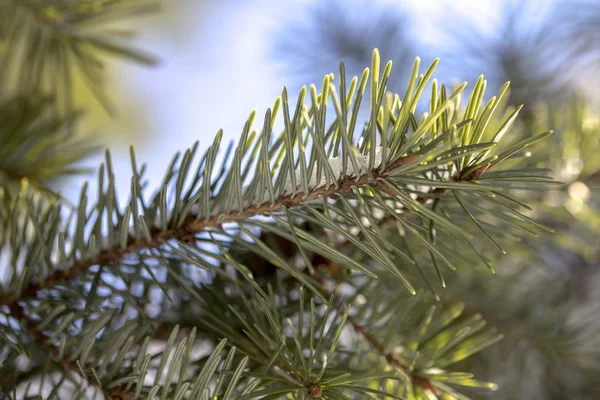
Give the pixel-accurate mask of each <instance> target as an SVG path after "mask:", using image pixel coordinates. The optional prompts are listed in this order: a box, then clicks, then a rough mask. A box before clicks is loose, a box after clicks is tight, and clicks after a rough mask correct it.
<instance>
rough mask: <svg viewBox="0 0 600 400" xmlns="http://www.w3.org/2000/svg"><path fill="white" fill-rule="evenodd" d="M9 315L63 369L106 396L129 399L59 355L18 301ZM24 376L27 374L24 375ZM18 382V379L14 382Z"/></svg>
mask: <svg viewBox="0 0 600 400" xmlns="http://www.w3.org/2000/svg"><path fill="white" fill-rule="evenodd" d="M8 307H9V309H10V313H11V316H12V317H13V318H15V319H16V320H17V321H20V322H21V323H22V324H23V325H22V326H24V327H25V328H26V330H27V332H29V334H30V335H31V337H32V339H33V340H34V342H35V343H36V344H38V345H39V346H41V347H43V348H45V349H46V351H48V353H49V354H50V355H51V356H52V358H53V359H54V361H55V362H56V363H58V364H59V365H60V366H61V367H62V369H63V370H64V371H69V372H71V373H73V374H75V375H76V376H77V377H78V378H79V379H81V380H83V381H84V382H87V384H88V385H89V386H91V387H95V388H96V389H98V390H100V391H101V392H102V393H103V394H104V395H105V396H106V397H107V398H109V399H114V400H130V399H133V397H130V396H129V395H128V394H126V393H121V392H120V391H119V390H116V389H107V388H104V387H102V386H101V384H100V383H99V382H98V381H97V380H96V379H95V378H94V377H92V376H89V375H87V374H85V373H83V371H82V370H81V368H80V367H79V366H78V365H77V364H76V363H74V362H70V361H67V360H65V359H64V357H61V354H60V350H59V349H58V348H57V347H56V346H55V345H54V344H53V343H52V342H51V341H50V340H49V339H48V337H47V336H46V335H44V334H43V333H42V332H41V331H40V330H39V329H38V327H37V325H36V323H35V322H34V321H33V320H31V319H30V318H29V317H28V316H27V313H26V312H25V310H24V309H23V307H21V306H20V305H19V304H18V303H16V302H15V303H12V304H10V305H9V306H8ZM24 376H25V377H26V376H27V375H24ZM16 384H18V381H17V382H16Z"/></svg>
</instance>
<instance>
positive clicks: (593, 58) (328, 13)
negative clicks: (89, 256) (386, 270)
mask: <svg viewBox="0 0 600 400" xmlns="http://www.w3.org/2000/svg"><path fill="white" fill-rule="evenodd" d="M128 28H131V29H135V30H136V31H137V32H139V35H138V39H137V42H136V46H137V47H139V48H143V49H146V50H149V51H151V52H153V53H154V54H156V55H157V56H158V57H159V58H160V60H161V62H160V63H159V65H158V66H157V67H155V68H142V67H139V66H136V65H132V64H129V63H125V62H121V61H118V60H112V59H111V60H110V63H109V64H108V67H107V70H108V71H109V75H110V76H109V78H110V79H109V82H110V83H109V84H108V86H107V88H106V92H107V93H110V96H111V99H112V100H113V102H114V103H115V108H116V110H118V115H116V116H109V115H108V114H107V113H106V112H105V111H104V110H103V109H102V107H101V106H100V104H99V103H97V101H96V100H95V99H94V97H93V96H92V95H91V94H89V91H87V90H85V89H84V88H83V87H82V88H81V90H78V91H77V95H78V100H77V101H78V102H79V103H80V104H81V105H83V106H84V107H85V108H86V109H87V113H88V118H86V119H84V122H85V126H84V130H87V131H90V132H95V133H97V134H96V135H95V137H96V138H97V140H98V141H99V142H100V143H101V144H102V145H105V146H107V147H109V148H110V149H111V150H112V153H113V156H114V158H115V160H116V170H117V171H123V172H122V173H117V183H118V188H119V190H120V192H121V193H127V192H128V189H129V185H130V182H129V174H128V172H127V171H128V170H129V168H130V167H129V165H130V161H129V149H128V148H129V144H133V145H134V146H135V148H136V154H137V159H138V161H140V162H148V167H147V175H146V176H147V177H148V179H149V180H150V181H151V182H158V181H159V180H160V179H161V177H162V174H163V172H164V169H165V168H166V166H167V164H168V163H169V161H170V159H171V158H172V156H173V154H175V152H176V151H180V150H182V149H185V148H187V147H189V146H190V145H192V143H193V142H194V141H196V140H199V141H200V150H204V149H206V148H207V147H208V145H209V144H210V142H211V141H212V140H213V137H214V135H215V133H216V132H217V131H218V130H219V129H221V128H222V129H224V138H225V139H226V140H231V139H236V138H237V137H238V135H239V134H240V132H241V130H242V127H243V125H244V122H245V121H246V118H247V117H248V114H249V113H250V112H251V110H252V109H254V108H256V109H257V111H258V114H259V116H260V115H261V114H262V113H264V111H265V110H266V109H267V108H268V107H271V106H272V104H273V102H274V100H275V98H276V97H277V96H278V95H279V94H280V92H281V87H282V86H283V85H285V86H287V88H288V90H289V92H290V97H291V98H294V97H295V96H296V94H297V92H298V90H299V89H300V87H301V86H302V85H305V84H310V83H315V84H320V82H321V81H322V78H323V75H325V74H327V73H331V72H337V70H338V63H339V61H340V59H344V60H345V62H346V67H347V71H348V75H350V74H352V75H356V74H360V72H362V70H363V68H364V67H366V66H368V64H369V62H370V58H371V52H372V50H373V48H374V47H377V48H379V50H380V52H381V56H382V61H383V62H385V61H386V60H388V59H391V60H393V62H394V66H393V70H392V77H393V79H392V80H391V81H390V82H389V84H388V87H389V89H390V90H392V91H394V92H398V93H400V94H401V95H402V93H403V91H404V85H406V82H407V76H408V74H409V72H410V69H411V68H412V64H413V61H414V59H415V57H417V56H419V57H420V58H421V60H422V62H421V69H422V70H423V69H424V68H426V66H428V65H429V63H430V62H431V61H432V60H433V59H434V58H435V57H440V58H441V61H440V64H439V67H438V69H437V72H436V74H435V77H436V78H437V79H438V82H441V83H445V84H448V85H452V84H454V83H456V82H461V81H468V82H469V84H470V85H469V86H470V87H472V86H473V85H474V83H475V81H476V80H477V78H478V77H479V75H480V74H485V77H486V79H487V81H488V85H487V87H488V89H487V91H486V96H485V97H486V99H484V100H487V99H489V98H490V97H491V96H492V95H494V94H496V93H497V92H498V90H499V88H500V87H501V86H502V85H503V84H504V83H505V82H506V81H511V83H512V85H511V92H510V96H509V99H508V106H509V107H511V106H515V105H519V104H525V108H524V109H523V111H522V113H521V115H520V120H519V121H518V123H517V126H516V128H515V129H514V130H513V131H512V132H511V133H510V134H512V135H521V136H528V135H533V134H535V133H540V132H543V131H545V130H547V129H549V128H551V129H554V130H555V131H556V133H555V135H553V137H552V139H551V140H550V141H548V142H545V143H543V144H542V145H541V146H538V148H536V149H535V150H534V151H533V154H534V155H533V156H532V158H531V165H532V166H544V167H549V168H552V169H553V173H554V176H555V177H556V179H558V180H560V181H562V182H564V183H565V185H564V186H562V187H560V188H559V189H557V190H554V191H550V192H539V193H534V195H533V200H532V197H531V195H528V197H526V199H527V201H528V203H533V206H534V209H535V213H534V214H533V215H532V216H533V217H534V218H535V219H536V220H538V221H541V222H543V223H545V224H546V225H548V226H551V227H554V228H555V229H556V230H557V233H556V234H554V235H546V236H543V237H540V238H538V239H535V240H531V241H529V242H525V243H515V246H514V247H515V248H514V249H510V250H511V251H509V256H507V257H505V258H503V259H502V261H500V262H499V265H498V268H497V270H498V271H499V273H498V274H499V278H497V277H490V276H489V274H487V272H486V274H485V276H483V275H482V274H479V273H477V272H473V273H472V274H469V273H467V272H466V271H464V272H463V271H461V273H460V274H458V276H457V277H456V279H455V281H456V282H450V283H449V288H450V289H449V290H455V292H456V294H457V296H460V298H461V299H462V300H465V301H467V304H468V307H470V309H472V311H473V312H474V313H475V312H476V313H481V314H483V316H484V318H486V319H487V320H488V321H490V323H491V324H492V325H494V326H496V327H498V328H499V329H500V331H501V332H502V333H504V334H505V336H506V338H505V340H504V341H503V342H502V343H501V344H499V345H497V346H495V347H494V348H493V349H492V350H489V351H486V352H484V353H483V355H482V356H478V357H477V358H476V360H475V361H474V362H475V363H476V364H477V366H476V369H475V370H477V371H479V372H480V374H479V375H478V378H481V379H483V380H491V381H494V382H497V383H499V384H500V388H501V389H500V393H495V394H491V395H490V397H491V398H505V399H530V398H540V399H556V400H559V399H569V400H572V399H597V398H599V397H598V396H600V383H597V382H598V379H597V377H598V376H600V365H599V364H600V361H599V360H600V290H598V289H597V288H598V287H599V286H600V273H599V271H598V268H599V267H600V213H599V212H598V210H599V209H600V203H599V199H598V197H599V196H598V192H599V191H600V190H599V189H598V187H599V185H600V155H598V154H599V153H600V119H599V118H600V96H599V93H600V90H599V89H600V1H598V0H554V1H541V0H538V1H535V0H532V1H512V0H510V1H508V0H453V1H446V0H437V1H435V0H427V1H425V0H419V1H416V0H415V1H408V0H404V1H400V0H386V1H384V0H380V1H375V0H371V1H367V0H328V1H325V0H321V1H309V0H288V1H279V0H265V1H255V0H249V1H241V0H238V1H235V0H223V1H217V0H214V1H208V0H204V1H202V0H177V1H175V0H173V1H166V0H165V1H163V10H162V11H161V12H160V13H157V14H154V15H152V16H150V17H147V18H141V19H139V20H137V21H136V23H135V24H133V25H128ZM352 75H350V76H352ZM348 80H349V78H348ZM425 106H426V105H425ZM101 158H102V154H101V152H99V153H98V154H96V155H95V156H93V157H91V158H88V159H86V161H85V164H86V165H89V166H92V167H95V166H96V165H98V163H99V162H100V160H101ZM150 161H151V162H150ZM84 179H88V180H91V181H94V179H95V178H94V175H89V176H87V177H76V178H73V179H68V180H64V181H63V182H60V188H61V190H62V192H63V193H64V194H65V195H66V196H67V197H68V198H72V199H73V200H75V199H76V198H77V195H78V191H79V188H80V186H81V183H82V181H83V180H84ZM94 186H95V185H94V184H93V182H92V184H91V187H92V188H93V187H94ZM88 194H89V195H90V196H91V197H93V196H94V194H93V193H89V192H88ZM125 200H126V199H125V198H121V201H125ZM452 288H454V289H452Z"/></svg>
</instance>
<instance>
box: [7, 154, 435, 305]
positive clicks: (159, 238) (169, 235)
mask: <svg viewBox="0 0 600 400" xmlns="http://www.w3.org/2000/svg"><path fill="white" fill-rule="evenodd" d="M414 159H415V156H414V155H409V156H405V157H402V158H400V159H398V160H397V161H395V162H394V163H391V164H390V165H389V166H388V167H387V168H386V169H385V170H384V171H378V170H377V169H373V170H372V171H371V173H370V174H364V175H360V176H358V177H344V178H342V179H341V180H340V182H339V187H338V188H336V187H335V186H334V185H330V186H321V187H318V188H315V189H313V190H311V191H310V193H309V194H308V196H305V195H304V194H303V193H296V194H288V195H284V196H281V197H280V198H278V199H277V200H276V201H275V202H274V203H273V204H262V205H260V206H254V205H252V206H249V207H246V208H244V209H243V210H242V211H241V212H240V211H232V212H230V213H229V214H228V215H227V216H225V217H223V216H215V217H212V218H210V219H200V217H199V216H197V215H189V216H188V217H187V218H186V222H185V223H184V224H183V225H182V226H181V227H179V228H175V229H169V230H166V231H165V230H162V229H160V228H158V227H152V228H151V229H150V231H151V238H150V240H144V239H139V238H135V237H133V236H130V237H129V238H128V239H127V246H126V247H125V248H121V247H119V246H118V245H115V246H114V247H112V248H110V249H106V250H103V251H101V252H100V253H99V254H98V255H97V256H96V257H93V258H91V259H84V260H80V261H77V262H75V263H73V264H72V265H68V266H65V267H64V268H59V269H56V270H55V271H54V272H53V273H52V274H50V275H48V276H47V277H45V278H44V279H43V280H42V281H40V282H37V283H32V284H30V285H29V286H27V287H26V288H24V289H23V290H22V291H21V293H10V292H8V293H4V294H2V296H0V306H11V305H13V304H15V303H16V302H17V301H19V300H25V299H29V298H33V297H35V296H36V295H37V293H38V292H40V291H41V290H44V289H48V288H51V287H53V286H54V285H58V284H60V283H61V282H64V281H68V280H70V279H73V278H75V277H77V276H78V275H79V274H81V273H82V272H84V271H86V270H88V269H89V268H91V267H93V266H95V265H110V264H116V263H118V262H119V261H121V260H122V259H123V258H124V257H125V256H127V255H128V254H133V253H136V252H138V251H140V250H144V249H151V248H157V247H159V246H160V245H161V244H163V243H165V242H167V241H171V240H180V241H182V242H189V241H193V240H194V237H195V235H197V234H198V233H200V232H203V231H205V230H208V229H211V228H220V227H222V226H223V225H224V224H226V223H229V222H237V221H240V220H244V219H248V218H250V217H252V216H260V215H268V214H270V213H273V212H276V211H280V210H283V209H285V208H290V207H293V206H296V205H300V204H304V203H307V202H310V201H312V200H316V199H319V198H327V197H331V196H335V195H340V194H351V193H352V191H353V190H354V188H357V187H364V186H374V187H377V188H380V189H381V188H382V187H384V185H385V183H383V182H381V181H379V179H380V178H385V177H386V176H388V175H389V174H390V173H391V172H392V171H393V170H394V169H396V168H398V167H399V166H402V165H404V164H407V163H409V162H411V161H413V160H414ZM382 190H384V189H382ZM444 191H445V190H444ZM440 193H441V192H440Z"/></svg>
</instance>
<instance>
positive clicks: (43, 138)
mask: <svg viewBox="0 0 600 400" xmlns="http://www.w3.org/2000/svg"><path fill="white" fill-rule="evenodd" d="M49 4H50V5H49ZM152 8H153V7H152V4H151V3H149V2H145V1H130V0H100V1H60V0H53V1H51V2H50V3H48V2H45V1H33V0H32V1H21V0H5V1H3V2H2V3H0V18H1V19H2V24H0V29H1V30H0V44H1V45H2V47H1V48H0V51H1V52H0V56H1V58H0V63H1V64H0V68H1V69H0V72H1V74H0V83H1V84H2V85H3V86H2V90H3V95H2V96H3V97H2V99H1V101H0V116H1V117H0V121H1V122H0V141H1V143H2V147H1V150H0V151H1V152H2V157H0V173H1V177H2V178H1V179H2V190H1V192H0V196H1V201H2V204H1V206H0V215H1V217H0V218H1V219H0V223H1V230H0V246H1V247H0V248H1V249H2V250H1V251H2V252H1V254H2V257H1V262H2V264H1V269H0V270H1V271H2V278H1V280H0V284H1V288H0V360H1V366H0V395H1V396H4V397H6V398H8V399H29V398H32V399H33V398H43V399H64V398H68V399H70V398H73V399H88V398H89V399H95V398H98V399H101V398H108V399H161V400H164V399H178V400H179V399H203V400H205V399H206V400H207V399H219V400H223V399H309V398H313V399H319V398H323V399H364V398H373V399H436V398H437V399H466V398H474V399H476V398H482V397H486V396H488V395H489V397H490V398H494V393H501V396H504V398H518V397H516V396H529V397H532V396H534V395H536V394H538V393H543V394H542V396H546V397H543V398H561V397H558V396H561V395H565V394H567V395H569V396H571V397H568V398H573V399H592V398H595V396H596V395H598V394H599V389H598V388H597V386H596V385H597V384H595V383H594V378H595V377H596V376H598V373H600V367H599V364H600V363H599V361H598V349H599V348H600V343H598V338H599V337H600V335H597V333H599V332H598V328H597V325H598V324H597V323H596V324H594V323H586V321H587V318H589V317H590V316H591V317H593V318H597V314H596V313H595V310H594V308H593V306H594V304H597V303H594V302H593V301H588V302H587V303H585V304H590V305H591V306H590V307H588V309H586V308H585V307H581V304H583V301H582V300H581V298H578V295H579V296H581V297H586V298H589V297H593V295H594V292H593V290H591V288H593V283H594V280H593V279H590V282H589V283H588V285H589V287H588V286H584V285H581V287H580V293H576V294H573V291H572V290H568V288H566V286H568V285H571V284H573V282H576V280H575V279H574V278H573V279H564V280H561V279H557V278H556V277H554V276H548V275H547V274H546V271H544V270H542V269H541V268H534V267H535V265H533V266H532V267H531V268H530V266H528V265H527V263H528V262H530V260H531V262H532V263H533V264H536V263H537V262H538V261H537V260H539V259H540V257H541V256H540V254H539V251H538V249H539V248H541V246H553V247H558V246H562V247H564V248H569V249H571V250H573V251H574V252H576V253H577V254H585V255H586V257H587V258H586V261H588V262H589V263H590V264H593V262H594V261H595V260H596V259H597V258H596V256H597V255H596V252H597V251H596V252H594V251H593V249H590V248H589V246H588V245H587V244H584V245H583V247H584V249H581V246H582V241H581V240H578V239H579V238H584V239H585V240H588V238H589V237H590V235H593V234H594V232H597V227H598V225H597V221H598V219H597V217H598V214H597V212H596V211H595V209H594V208H593V204H592V203H591V202H590V197H591V196H592V194H591V192H590V191H591V190H594V187H595V185H597V182H598V178H597V176H596V175H595V172H594V171H596V170H597V169H596V168H598V167H600V165H598V163H599V161H598V159H597V157H594V153H593V149H594V148H597V146H598V135H597V130H598V124H597V122H595V123H594V122H593V120H592V119H590V118H589V115H590V114H589V111H587V109H586V106H585V105H584V104H581V102H580V100H578V99H574V100H573V101H572V102H571V103H570V108H569V110H568V112H566V111H565V110H564V109H561V111H560V112H557V111H556V110H554V109H552V108H551V107H549V108H547V109H540V110H536V112H534V113H533V120H531V118H529V119H528V121H527V123H526V124H523V123H521V122H520V121H519V119H518V116H519V112H520V110H521V106H519V107H514V106H510V105H507V98H508V93H509V85H508V84H505V85H504V86H502V88H501V89H500V91H499V92H498V93H496V94H495V95H494V96H493V97H491V98H490V99H489V100H487V101H484V98H487V97H486V85H487V82H486V81H485V79H484V78H483V77H481V78H480V79H478V80H477V81H476V82H475V83H474V85H473V87H472V88H471V89H470V94H469V95H468V96H467V95H465V94H464V91H465V87H466V83H463V84H461V85H458V86H456V87H447V86H446V85H444V84H441V83H438V81H437V80H436V79H435V78H434V71H435V68H436V66H437V63H438V61H437V60H435V61H434V62H433V63H432V64H431V65H429V66H426V67H425V68H422V66H421V65H420V60H419V59H418V58H417V59H416V61H415V62H414V65H413V68H412V72H411V73H410V78H409V81H408V85H407V89H406V91H405V92H404V93H398V94H396V93H391V92H390V91H388V86H387V84H388V81H389V79H390V76H391V74H393V72H392V63H391V62H388V63H386V64H385V65H382V64H381V63H380V57H379V52H378V50H377V49H375V50H374V51H373V52H372V61H371V65H370V66H369V67H368V68H365V69H364V71H363V72H362V74H361V75H360V76H356V77H350V76H346V70H345V65H344V62H341V63H340V65H339V70H338V71H337V73H336V74H333V73H332V74H329V75H326V76H325V77H324V78H323V80H322V82H321V83H320V84H319V87H317V86H316V85H310V86H308V87H303V88H302V89H301V90H300V93H299V95H298V98H297V99H290V98H289V97H288V93H287V90H286V89H285V88H283V90H282V93H281V96H280V97H278V98H277V99H276V100H275V102H274V105H273V107H272V108H271V109H268V110H266V112H265V114H264V118H260V117H257V116H256V112H255V111H253V112H251V113H250V115H249V117H248V120H247V122H246V124H245V125H244V127H243V128H242V129H241V133H240V135H239V139H238V140H237V141H236V142H235V143H229V144H224V143H221V142H222V140H221V139H222V132H218V133H217V134H216V135H215V137H214V140H213V141H212V142H211V144H210V146H209V147H208V149H207V150H206V151H205V152H201V151H200V144H199V143H195V144H194V145H193V146H192V147H191V148H189V149H186V150H185V151H184V152H183V153H181V154H176V155H175V156H174V157H173V159H172V162H171V163H170V164H169V165H168V166H166V172H165V175H164V179H163V180H162V181H161V182H148V180H147V179H146V178H145V176H144V175H145V174H144V172H145V170H146V167H145V164H143V163H142V164H140V163H138V160H137V158H136V155H135V151H134V149H133V148H131V172H130V175H131V187H130V190H129V192H128V193H117V191H116V189H115V173H117V171H115V169H114V167H113V163H112V160H111V155H110V152H108V151H106V152H105V161H104V162H103V163H102V164H101V165H100V166H99V168H98V169H97V177H96V178H95V181H94V185H97V187H98V190H97V196H95V197H94V198H90V197H88V195H87V188H88V185H87V184H84V185H83V187H82V188H81V194H80V196H79V200H78V201H77V202H76V204H71V203H70V202H68V201H67V200H66V199H64V198H62V197H61V196H60V195H59V194H58V193H56V192H55V190H54V189H53V186H52V185H51V184H50V182H51V181H52V180H53V179H56V178H60V177H63V176H65V175H69V174H74V173H80V172H82V171H80V169H79V168H78V167H77V162H78V161H79V160H81V159H83V158H84V157H86V156H87V155H88V154H89V153H90V152H91V151H94V150H95V146H93V145H90V141H89V139H86V138H83V139H82V136H81V135H80V132H79V130H78V129H79V125H78V121H79V116H80V113H79V111H78V110H77V109H76V107H75V106H74V103H73V98H72V89H71V84H72V78H73V74H74V71H79V73H81V74H82V75H83V76H84V77H86V78H87V79H88V83H89V88H90V90H92V91H93V93H94V94H95V95H96V96H98V98H99V99H100V100H101V101H102V102H103V104H105V105H106V107H107V109H109V110H110V101H109V97H107V96H106V95H105V94H104V92H103V86H102V77H103V69H102V65H101V61H100V59H99V58H98V55H97V53H98V54H99V53H102V52H104V53H111V54H113V55H119V56H124V57H128V58H130V59H133V60H135V61H138V62H144V63H152V62H153V58H152V57H150V56H149V55H147V54H145V53H144V52H141V51H138V50H135V49H132V48H129V47H127V46H126V45H125V42H124V41H123V40H122V39H121V38H119V37H118V36H115V34H117V33H119V32H117V31H110V30H106V31H102V30H96V28H97V27H98V26H101V24H100V23H102V22H104V21H111V20H114V19H116V18H121V17H125V16H129V15H133V14H138V13H140V12H145V11H150V10H151V9H152ZM465 97H466V98H465ZM424 109H426V110H427V111H426V112H422V110H424ZM361 110H366V111H363V112H361ZM365 114H366V115H368V117H367V118H366V120H361V116H362V115H365ZM276 121H281V125H282V127H283V129H282V130H278V129H277V128H276ZM590 121H592V122H590ZM550 126H552V127H555V128H556V129H558V132H557V133H558V135H556V134H555V135H552V136H551V135H550V134H551V132H552V131H550V130H546V128H549V127H550ZM532 129H533V130H535V133H533V132H531V130H532ZM552 141H554V142H552ZM560 151H568V152H569V154H568V157H564V156H561V155H560V154H556V153H557V152H560ZM573 152H577V157H574V156H573ZM574 159H577V160H580V161H581V162H582V164H581V165H579V167H580V168H579V167H577V168H575V169H573V168H571V170H570V171H571V172H573V171H575V172H574V173H571V174H570V175H564V176H560V177H559V178H560V179H559V180H562V181H563V182H565V183H567V184H568V185H564V184H563V183H559V182H558V181H557V180H556V179H555V176H553V171H555V170H565V169H564V168H560V165H559V164H560V163H562V162H564V160H567V162H568V161H569V160H574ZM549 167H550V168H549ZM118 173H119V174H121V173H123V172H122V171H118ZM548 189H556V190H553V191H548ZM552 193H553V194H552ZM548 196H558V197H559V198H560V199H561V200H560V201H562V203H560V204H561V206H560V207H556V206H555V207H549V206H548V205H547V202H545V201H544V199H546V198H547V197H548ZM120 199H121V200H122V199H126V201H124V202H121V201H120ZM560 201H559V202H560ZM123 204H125V205H124V206H123ZM575 208H578V211H577V212H573V211H574V210H575ZM565 210H570V211H572V212H571V215H569V216H566V217H565V216H564V215H562V216H560V220H559V218H557V217H556V216H555V214H556V213H559V214H560V213H563V212H564V211H565ZM582 210H583V211H582ZM580 212H584V213H585V216H586V218H585V219H586V221H578V223H580V225H578V226H577V230H578V231H577V233H576V234H574V235H571V233H572V232H568V231H566V230H565V229H564V226H565V224H567V223H568V224H570V223H571V222H572V221H570V220H569V218H571V219H572V218H577V215H578V213H580ZM579 215H582V214H579ZM594 218H596V219H594ZM557 221H562V223H557ZM565 221H568V222H565ZM569 226H572V225H569ZM555 231H556V232H555ZM550 232H554V234H553V235H550ZM590 245H592V246H593V240H592V241H591V242H590ZM536 246H538V247H536ZM578 246H579V247H578ZM586 251H587V253H586ZM496 271H498V273H496ZM588 276H592V277H593V278H594V279H596V278H597V274H596V275H588ZM596 280H597V279H596ZM524 283H525V284H524ZM596 297H597V295H596ZM588 300H589V299H588ZM574 309H577V310H579V311H580V312H581V313H584V314H583V316H582V317H580V318H579V319H574V318H573V315H572V311H573V310H574ZM540 310H542V313H541V314H540V312H539V311H540ZM550 311H552V312H550ZM586 313H587V314H586ZM581 321H583V322H581ZM503 336H505V340H502V339H503ZM520 346H524V347H523V348H522V353H523V354H528V352H535V356H536V357H540V358H543V360H544V361H543V362H542V363H541V364H542V365H544V366H545V368H546V369H545V370H543V371H541V372H539V371H536V372H539V374H538V375H539V376H542V377H543V378H550V379H553V382H552V383H553V384H555V387H557V388H558V389H557V390H555V391H552V390H551V389H549V390H548V391H544V392H541V391H539V390H541V389H539V388H540V387H541V386H540V385H536V384H535V383H532V382H525V383H524V384H522V385H519V384H515V382H517V381H518V379H517V380H507V381H502V382H498V384H500V385H505V386H500V387H499V386H498V384H496V383H493V382H489V381H488V380H487V378H488V377H492V376H495V374H494V371H495V370H497V369H502V368H508V369H509V370H514V371H517V372H515V373H516V374H520V376H521V377H527V376H528V373H529V372H530V371H520V372H519V371H518V367H519V366H521V367H524V368H526V367H527V365H528V364H527V363H526V362H522V360H512V359H505V358H504V357H503V356H504V354H505V351H506V349H507V348H519V347H520ZM544 357H546V358H544ZM502 376H507V375H506V374H504V375H502ZM534 385H536V386H534ZM532 387H535V388H538V389H536V390H538V392H537V393H536V391H533V392H532ZM515 388H516V389H517V391H516V392H515V393H516V395H515V396H512V397H511V394H510V393H512V392H511V390H512V389H515ZM498 389H500V392H497V390H498ZM544 390H545V389H544ZM490 393H491V394H490ZM467 396H468V397H467ZM562 398H564V397H562Z"/></svg>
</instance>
